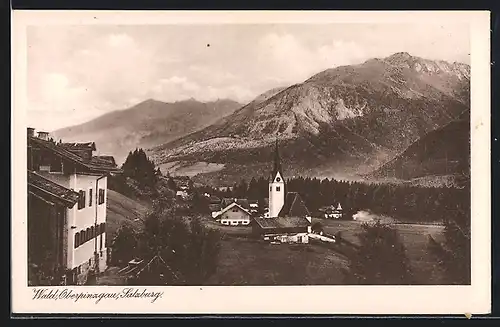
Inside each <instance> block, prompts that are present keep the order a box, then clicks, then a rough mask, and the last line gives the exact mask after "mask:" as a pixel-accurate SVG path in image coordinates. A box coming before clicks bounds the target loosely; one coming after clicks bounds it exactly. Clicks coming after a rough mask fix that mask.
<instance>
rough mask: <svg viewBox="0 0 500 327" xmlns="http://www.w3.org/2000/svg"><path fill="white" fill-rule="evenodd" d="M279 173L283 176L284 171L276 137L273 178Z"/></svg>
mask: <svg viewBox="0 0 500 327" xmlns="http://www.w3.org/2000/svg"><path fill="white" fill-rule="evenodd" d="M277 173H280V175H281V177H282V178H283V171H282V168H281V158H280V153H279V150H278V138H277V137H276V144H275V148H274V160H273V172H272V176H271V178H274V177H275V176H276V174H277Z"/></svg>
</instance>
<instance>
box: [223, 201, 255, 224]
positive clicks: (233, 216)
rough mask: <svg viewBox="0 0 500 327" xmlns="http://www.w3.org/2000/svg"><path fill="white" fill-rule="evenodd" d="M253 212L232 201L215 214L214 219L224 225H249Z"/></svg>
mask: <svg viewBox="0 0 500 327" xmlns="http://www.w3.org/2000/svg"><path fill="white" fill-rule="evenodd" d="M251 216H252V214H251V213H250V211H249V210H247V209H246V208H244V207H243V206H241V205H240V204H238V203H237V202H232V203H231V204H229V205H228V206H227V207H225V208H224V209H223V210H221V211H220V212H218V213H216V214H215V215H214V219H215V220H216V221H218V222H219V223H221V224H223V225H229V226H241V225H242V226H248V225H250V219H251Z"/></svg>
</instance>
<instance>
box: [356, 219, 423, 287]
mask: <svg viewBox="0 0 500 327" xmlns="http://www.w3.org/2000/svg"><path fill="white" fill-rule="evenodd" d="M362 229H363V231H362V232H361V233H360V235H359V239H360V241H361V246H360V247H359V248H358V249H357V250H355V251H353V254H352V255H351V258H350V265H349V270H348V272H346V278H347V281H348V282H349V283H352V284H365V285H366V284H368V285H384V284H385V285H405V284H411V283H412V281H413V278H412V273H411V270H410V264H409V260H408V258H407V256H406V253H405V247H404V245H403V243H402V242H401V241H400V239H399V236H398V233H397V231H396V230H395V229H393V228H391V227H390V226H389V225H385V224H382V223H380V222H379V221H377V222H376V223H374V224H367V223H365V224H363V225H362Z"/></svg>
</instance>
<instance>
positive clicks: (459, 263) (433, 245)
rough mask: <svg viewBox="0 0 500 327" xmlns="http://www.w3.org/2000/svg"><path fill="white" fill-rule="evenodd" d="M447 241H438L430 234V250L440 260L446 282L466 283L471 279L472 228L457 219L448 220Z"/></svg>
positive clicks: (446, 228)
mask: <svg viewBox="0 0 500 327" xmlns="http://www.w3.org/2000/svg"><path fill="white" fill-rule="evenodd" d="M444 236H445V242H444V243H443V244H442V243H438V242H436V240H434V238H432V237H431V236H429V244H428V248H429V252H431V253H432V254H433V255H434V256H435V257H436V258H437V260H438V263H439V266H440V267H441V268H442V270H443V272H444V281H445V283H446V284H452V285H465V284H469V283H470V281H471V279H470V278H471V266H470V260H471V257H470V229H469V228H467V227H465V226H460V224H459V223H457V222H456V221H455V220H451V219H449V220H446V221H445V228H444Z"/></svg>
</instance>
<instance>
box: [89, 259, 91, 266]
mask: <svg viewBox="0 0 500 327" xmlns="http://www.w3.org/2000/svg"><path fill="white" fill-rule="evenodd" d="M90 265H92V258H90V259H89V266H90Z"/></svg>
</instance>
